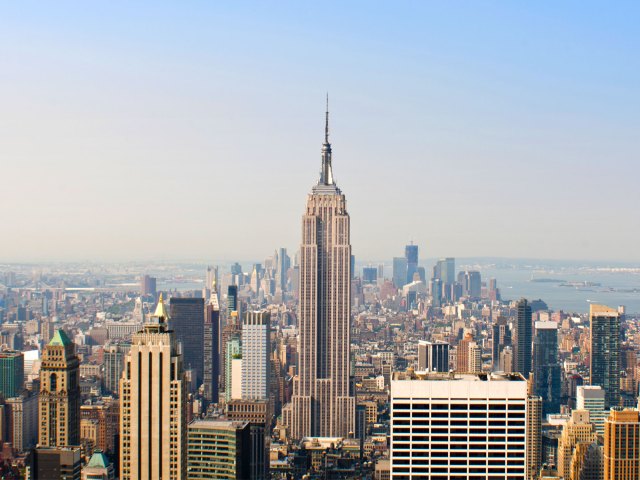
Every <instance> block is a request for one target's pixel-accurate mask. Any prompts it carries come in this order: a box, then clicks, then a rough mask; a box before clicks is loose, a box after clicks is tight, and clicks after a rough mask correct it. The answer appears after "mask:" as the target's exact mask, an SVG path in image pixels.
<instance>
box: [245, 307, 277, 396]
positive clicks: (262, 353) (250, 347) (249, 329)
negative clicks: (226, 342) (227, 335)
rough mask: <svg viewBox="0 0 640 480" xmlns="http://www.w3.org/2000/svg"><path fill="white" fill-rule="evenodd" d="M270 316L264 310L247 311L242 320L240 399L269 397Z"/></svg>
mask: <svg viewBox="0 0 640 480" xmlns="http://www.w3.org/2000/svg"><path fill="white" fill-rule="evenodd" d="M270 321H271V316H270V315H269V312H268V311H266V310H261V311H259V312H247V313H246V315H245V317H244V320H243V322H242V399H243V400H265V399H268V398H269V373H270V364H271V362H270V358H271V325H270Z"/></svg>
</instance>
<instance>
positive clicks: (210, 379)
mask: <svg viewBox="0 0 640 480" xmlns="http://www.w3.org/2000/svg"><path fill="white" fill-rule="evenodd" d="M203 344H204V345H203V346H204V353H203V358H202V360H203V369H204V370H203V373H202V383H203V386H204V398H205V399H206V400H207V401H208V402H213V403H218V391H219V382H220V303H219V301H218V287H217V284H216V281H215V279H214V280H213V281H212V283H211V296H210V297H209V302H208V303H207V305H206V306H205V310H204V338H203Z"/></svg>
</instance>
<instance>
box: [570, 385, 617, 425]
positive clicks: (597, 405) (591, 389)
mask: <svg viewBox="0 0 640 480" xmlns="http://www.w3.org/2000/svg"><path fill="white" fill-rule="evenodd" d="M576 407H577V408H578V409H579V410H588V411H589V419H590V420H591V423H593V425H594V426H595V427H596V432H597V433H598V435H604V421H605V420H606V418H607V416H608V415H609V413H608V411H607V410H606V409H605V407H604V390H603V389H602V387H600V386H597V385H581V386H579V387H576Z"/></svg>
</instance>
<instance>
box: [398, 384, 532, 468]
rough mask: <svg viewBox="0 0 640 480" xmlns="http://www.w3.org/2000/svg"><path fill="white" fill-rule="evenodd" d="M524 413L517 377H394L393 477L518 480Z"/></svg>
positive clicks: (524, 397)
mask: <svg viewBox="0 0 640 480" xmlns="http://www.w3.org/2000/svg"><path fill="white" fill-rule="evenodd" d="M526 414H527V382H526V381H525V380H524V378H523V377H522V376H521V375H502V374H488V375H487V374H480V375H471V374H462V375H459V374H455V375H454V374H451V375H449V374H424V375H421V374H419V373H418V374H414V375H403V374H396V376H395V379H394V380H393V381H392V382H391V435H390V439H391V457H390V460H391V478H392V479H396V480H400V479H403V480H405V479H406V480H409V479H413V478H430V479H433V480H436V479H449V478H483V479H485V478H504V479H523V478H525V474H526V463H525V456H526V452H525V448H526V423H527V418H526Z"/></svg>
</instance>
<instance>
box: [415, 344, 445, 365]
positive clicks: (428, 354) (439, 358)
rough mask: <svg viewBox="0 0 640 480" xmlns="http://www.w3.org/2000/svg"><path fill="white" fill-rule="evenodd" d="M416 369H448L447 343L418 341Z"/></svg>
mask: <svg viewBox="0 0 640 480" xmlns="http://www.w3.org/2000/svg"><path fill="white" fill-rule="evenodd" d="M418 370H423V371H424V370H428V371H430V372H448V371H449V344H448V343H445V342H433V343H432V342H425V341H420V342H419V343H418Z"/></svg>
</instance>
